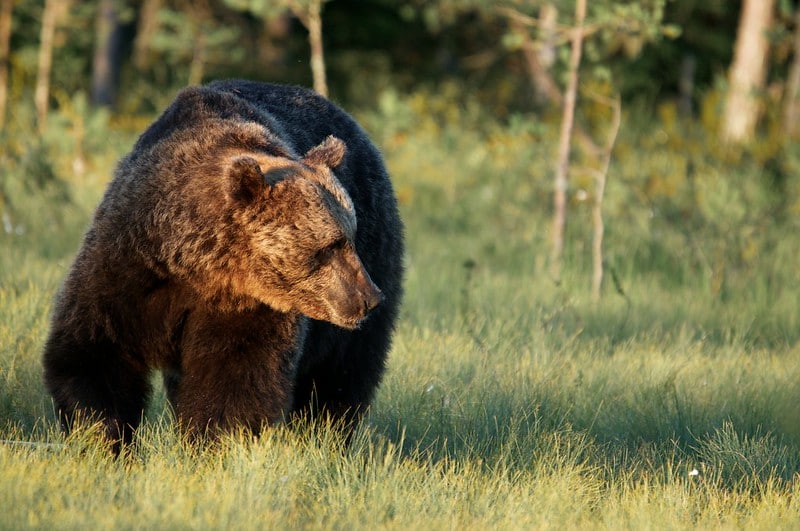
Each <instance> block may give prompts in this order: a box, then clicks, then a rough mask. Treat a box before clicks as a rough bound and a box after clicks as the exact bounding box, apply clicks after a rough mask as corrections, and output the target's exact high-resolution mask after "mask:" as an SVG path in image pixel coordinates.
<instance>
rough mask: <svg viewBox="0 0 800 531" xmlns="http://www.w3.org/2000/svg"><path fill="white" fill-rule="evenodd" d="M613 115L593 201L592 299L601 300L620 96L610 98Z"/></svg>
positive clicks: (620, 115) (620, 109) (620, 104)
mask: <svg viewBox="0 0 800 531" xmlns="http://www.w3.org/2000/svg"><path fill="white" fill-rule="evenodd" d="M607 103H608V104H609V105H610V106H611V109H612V112H613V115H612V118H611V129H610V131H609V133H608V142H606V145H605V149H603V153H602V159H601V162H600V164H601V167H600V170H599V171H598V172H597V174H596V176H595V192H594V201H593V203H592V227H593V233H594V234H593V236H592V300H594V302H598V301H599V300H600V293H601V291H600V289H601V288H602V286H603V234H604V232H605V226H604V223H603V196H604V195H605V191H606V182H607V181H608V169H609V168H610V167H611V153H612V152H613V151H614V144H616V142H617V133H619V126H620V124H621V123H622V102H621V101H620V98H619V96H617V98H616V99H614V100H608V101H607Z"/></svg>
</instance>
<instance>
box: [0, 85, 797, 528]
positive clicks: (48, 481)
mask: <svg viewBox="0 0 800 531" xmlns="http://www.w3.org/2000/svg"><path fill="white" fill-rule="evenodd" d="M382 105H383V107H382V109H383V110H382V111H381V112H382V114H380V113H378V114H375V115H365V116H363V117H362V119H363V121H364V123H365V124H366V125H367V127H368V128H370V130H372V131H374V132H375V136H376V139H377V140H378V142H379V143H380V144H381V145H382V147H383V148H384V150H385V153H386V156H387V160H388V163H389V166H390V169H391V170H392V173H393V176H394V180H395V183H396V187H397V191H398V195H399V196H400V198H401V201H402V210H403V216H404V219H405V221H406V233H407V240H408V256H407V266H408V274H407V282H406V300H405V304H404V309H403V313H402V318H401V321H400V326H399V330H398V333H397V336H396V340H395V344H394V349H393V351H392V354H391V358H390V362H389V368H388V372H387V374H386V378H385V381H384V384H383V386H382V387H381V390H380V393H379V395H378V398H377V400H376V402H375V404H374V406H373V409H372V411H371V414H370V416H369V418H368V420H367V422H365V423H364V425H363V426H362V428H361V429H360V431H359V433H358V436H357V438H356V441H355V443H354V444H353V446H352V447H351V448H350V449H349V450H347V451H345V452H344V453H342V451H341V449H340V448H338V447H337V445H336V443H335V441H333V440H331V437H330V432H329V431H327V430H326V429H324V428H322V429H321V430H317V431H314V432H313V433H312V432H311V431H309V430H306V429H289V428H286V427H276V428H274V429H270V430H268V431H266V432H265V433H264V434H263V435H262V436H261V437H260V438H258V439H257V440H250V439H248V438H247V437H244V436H242V435H236V434H234V435H232V436H230V437H228V438H226V439H225V440H224V441H223V442H222V443H221V444H220V446H219V447H214V448H206V449H198V448H192V447H189V446H186V445H185V444H183V443H182V442H181V441H180V440H179V439H178V437H177V435H176V432H175V429H174V426H173V423H172V420H171V418H170V415H169V412H168V411H167V410H166V409H165V406H164V398H163V392H162V391H161V390H160V389H157V390H156V394H155V398H154V400H153V403H152V405H151V407H150V409H149V410H148V413H147V417H146V421H145V423H144V426H143V427H142V429H141V430H140V431H139V433H138V436H137V444H136V445H135V447H134V448H133V449H132V451H131V452H130V455H128V456H126V457H125V458H122V459H115V458H112V457H110V456H109V455H108V454H107V452H106V451H105V450H104V449H103V448H102V447H101V446H100V445H99V444H98V442H97V439H96V438H95V437H94V436H93V433H92V430H91V429H86V430H83V431H80V432H78V433H75V434H74V435H72V436H71V437H70V438H68V439H67V440H64V439H63V437H62V436H61V435H60V434H59V433H58V430H57V429H56V427H55V423H54V418H53V412H52V406H51V404H50V401H49V398H48V397H47V396H46V393H45V392H44V389H43V386H42V383H41V366H40V362H39V356H40V351H41V347H42V344H43V341H44V338H45V337H46V334H47V328H48V313H49V310H50V307H51V302H52V297H53V295H54V293H55V291H56V290H57V288H58V285H59V283H60V281H61V279H62V277H63V275H64V273H65V271H66V268H67V267H68V265H69V263H70V260H71V257H72V256H73V254H74V252H75V250H76V249H77V246H78V243H79V240H80V236H81V233H82V231H83V230H84V228H85V226H86V224H87V222H88V219H89V216H90V213H91V210H92V208H93V205H94V204H95V203H96V202H97V200H98V198H99V196H100V194H101V193H102V188H103V183H104V182H105V179H106V178H107V175H108V172H109V165H110V163H111V161H112V160H113V159H114V158H115V157H117V156H119V155H120V154H121V152H122V150H124V149H127V148H128V146H130V144H131V143H132V141H133V136H131V135H130V134H129V133H128V134H127V136H126V134H124V133H117V136H113V138H112V140H113V141H111V147H108V148H95V149H94V151H93V152H92V153H93V154H92V155H90V156H89V160H88V164H87V166H86V169H85V170H84V171H83V172H82V173H81V175H77V174H76V173H75V172H73V171H72V170H71V169H70V168H72V167H73V166H74V165H70V163H69V159H68V158H65V157H64V156H63V153H67V152H68V150H66V149H64V150H62V152H59V151H58V149H57V148H56V147H52V146H51V148H49V149H50V150H51V151H50V152H51V153H53V154H52V155H51V159H49V160H50V164H51V166H52V168H53V171H54V172H55V173H56V174H57V175H58V176H59V178H60V180H59V181H58V182H64V183H66V184H65V185H64V186H66V188H65V190H67V191H68V192H69V195H70V197H71V200H70V201H69V202H66V201H65V200H63V198H61V197H62V196H63V191H64V190H62V189H60V188H59V189H54V188H53V183H49V184H48V183H45V184H44V185H43V187H41V188H37V189H35V190H33V189H31V188H30V187H27V188H26V186H25V182H26V179H28V178H29V176H28V174H27V173H26V172H30V171H33V170H31V163H30V162H29V161H28V162H26V161H25V160H24V159H23V158H21V157H20V158H17V159H13V158H12V157H11V155H7V156H6V159H5V160H4V162H5V163H7V168H8V173H7V177H8V179H7V181H6V182H5V183H4V187H5V188H4V193H5V194H6V196H7V199H8V201H9V204H10V205H11V207H13V208H11V209H10V210H9V209H8V208H6V210H4V212H6V213H10V215H7V216H6V218H7V220H6V228H7V230H6V231H4V232H3V233H2V235H0V249H1V250H2V253H1V254H0V439H3V441H4V442H2V443H0V528H3V529H19V528H42V529H45V528H46V529H72V528H86V527H92V528H121V529H125V528H160V529H170V528H194V529H207V528H211V529H214V528H216V529H251V528H330V529H351V528H366V529H372V528H398V529H405V528H414V529H417V528H421V529H454V528H459V529H461V528H465V529H485V528H491V529H495V528H496V529H525V528H553V529H562V528H573V527H577V528H598V527H599V528H606V527H607V528H676V529H680V528H698V527H699V528H737V527H743V528H759V529H792V528H798V527H800V481H799V478H800V476H799V475H798V474H799V473H800V342H799V341H798V340H800V296H798V295H799V293H800V292H798V289H799V288H798V286H800V272H798V268H797V259H798V257H800V230H798V228H799V224H798V215H797V212H796V210H794V209H795V206H793V203H792V201H797V195H792V194H793V193H794V192H792V190H793V189H792V188H791V186H790V187H788V188H786V189H785V191H784V193H783V195H784V196H785V197H782V198H780V199H781V201H783V202H788V204H787V205H785V207H784V210H782V211H781V212H782V214H781V215H780V216H778V215H777V214H775V215H773V213H774V209H775V208H776V207H775V205H776V204H777V202H776V201H777V200H776V199H775V198H774V197H773V196H774V195H776V194H772V192H769V191H767V192H764V189H763V187H758V186H756V185H754V184H752V183H754V182H756V183H757V182H761V181H763V180H764V175H763V171H762V169H761V165H760V164H759V163H758V162H748V163H740V162H736V161H734V162H733V163H731V164H730V165H728V166H723V165H722V164H721V163H720V166H719V167H717V166H715V162H714V161H709V160H707V159H702V160H705V161H706V162H705V163H704V164H705V165H702V166H701V167H700V170H698V171H699V172H700V173H701V177H699V178H698V180H697V185H696V188H694V189H693V190H694V191H689V190H688V188H686V187H687V186H688V185H687V184H686V182H685V180H684V181H681V180H680V179H681V178H685V173H686V171H685V167H686V161H685V160H681V159H680V158H679V157H680V156H679V155H678V153H680V152H681V147H680V146H674V147H673V148H670V149H671V150H667V149H666V148H664V149H656V148H653V151H650V152H648V151H646V146H645V147H644V148H643V147H642V145H641V144H639V143H637V141H636V140H635V139H634V138H633V136H634V135H633V134H632V133H630V134H629V137H628V138H627V139H626V138H622V139H621V143H620V146H619V155H618V158H617V159H616V162H615V164H614V166H612V172H611V175H610V179H611V181H610V183H609V189H608V197H607V200H606V201H607V214H606V221H607V223H608V227H607V229H608V231H607V234H608V236H607V247H606V259H607V262H608V266H609V269H608V272H609V275H607V279H606V285H605V289H604V292H603V298H602V300H601V301H600V302H599V303H593V302H592V301H591V300H590V297H589V278H590V277H589V271H588V269H589V267H588V263H589V254H588V253H589V239H588V238H589V234H590V228H589V226H588V222H587V211H588V210H587V208H588V207H587V206H586V205H585V204H583V203H580V202H579V201H577V200H576V201H573V203H572V206H571V212H570V226H569V234H568V238H569V245H568V251H567V257H566V258H567V261H566V267H565V271H564V275H563V280H562V282H561V283H560V284H559V285H556V284H555V283H554V282H553V281H552V279H551V278H550V277H549V275H548V274H547V273H546V271H547V263H546V262H547V260H546V257H547V254H548V247H547V241H548V240H547V238H548V235H547V222H548V217H549V211H548V209H549V190H550V185H549V177H548V176H549V173H548V168H549V165H550V164H551V161H552V153H553V151H552V146H553V143H552V136H550V134H551V131H549V130H544V131H531V130H528V129H525V128H524V127H518V126H513V124H512V125H509V126H503V127H500V126H499V125H498V126H495V127H488V126H486V127H484V128H483V129H481V130H480V132H475V131H476V129H475V128H473V127H470V120H472V118H471V117H470V116H469V115H466V116H464V115H459V116H456V117H455V118H454V119H453V122H445V121H439V122H437V121H435V120H432V121H430V122H426V121H425V118H424V117H425V116H428V115H429V114H430V113H428V112H427V110H426V109H415V107H414V105H415V103H414V101H413V99H412V100H409V101H406V102H398V101H395V100H387V101H384V102H383V103H382ZM464 112H466V111H464ZM415 113H417V114H415ZM467 114H468V113H467ZM404 117H405V120H404ZM381 122H382V123H383V124H384V125H385V127H383V128H379V127H378V124H379V123H381ZM412 126H413V127H414V128H415V130H416V134H415V135H413V136H410V135H409V129H410V128H411V127H412ZM515 127H516V129H515ZM629 130H630V128H629ZM471 131H472V132H471ZM668 133H669V132H668ZM669 134H671V133H669ZM623 136H624V135H623ZM694 141H695V142H698V144H699V145H700V146H701V147H700V148H699V149H700V151H701V155H699V156H700V157H705V156H706V155H705V154H704V152H703V151H702V150H703V148H702V139H694ZM662 147H663V146H662ZM667 147H669V146H667ZM23 151H24V149H21V150H20V152H23ZM637 151H641V152H639V153H638V154H637ZM64 160H67V162H66V163H65V162H64ZM789 160H790V162H789V163H787V164H796V159H789ZM792 160H794V162H791V161H792ZM48 167H50V166H48ZM695 167H697V164H695ZM796 167H797V166H796V165H795V166H794V167H792V166H790V168H789V169H790V170H793V169H796ZM64 168H67V169H64ZM731 168H737V170H736V171H735V172H729V170H730V169H731ZM654 175H655V176H660V179H661V181H663V183H666V184H662V185H659V183H657V182H654V181H653V179H654V178H653V176H654ZM675 175H677V177H676V176H675ZM14 176H16V178H14ZM681 176H683V177H681ZM796 176H797V174H796V173H795V174H794V179H796ZM637 179H642V180H637ZM648 179H649V180H648ZM676 179H678V180H677V181H676ZM676 183H677V184H676ZM656 185H659V186H663V187H666V192H663V193H662V192H652V191H651V192H648V193H649V194H650V195H646V196H645V195H644V194H645V192H644V190H651V188H652V187H653V186H656ZM573 186H575V187H579V186H581V181H580V177H578V180H577V181H575V182H574V183H573ZM795 186H796V185H795ZM648 187H650V188H648ZM669 187H673V188H675V190H673V191H670V190H672V189H671V188H669ZM690 192H691V193H690ZM770 194H772V195H770ZM778 195H780V194H778ZM689 196H691V197H689ZM796 204H800V202H798V203H796ZM612 272H613V275H614V278H611V274H610V273H612Z"/></svg>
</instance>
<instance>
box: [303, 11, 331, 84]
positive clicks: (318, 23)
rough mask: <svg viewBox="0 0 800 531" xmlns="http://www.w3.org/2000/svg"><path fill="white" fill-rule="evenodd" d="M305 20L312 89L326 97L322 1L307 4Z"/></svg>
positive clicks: (326, 82)
mask: <svg viewBox="0 0 800 531" xmlns="http://www.w3.org/2000/svg"><path fill="white" fill-rule="evenodd" d="M307 21H308V24H307V29H308V43H309V45H310V46H311V75H312V77H313V79H314V90H316V91H317V92H318V93H320V94H321V95H323V96H325V97H326V98H327V97H328V81H327V79H326V77H325V56H324V50H323V45H322V2H321V1H320V0H314V1H312V2H311V3H310V4H309V6H308V18H307Z"/></svg>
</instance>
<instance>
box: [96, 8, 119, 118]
mask: <svg viewBox="0 0 800 531" xmlns="http://www.w3.org/2000/svg"><path fill="white" fill-rule="evenodd" d="M117 1H118V0H100V6H99V7H98V11H97V23H96V26H95V31H96V33H95V35H96V41H95V47H94V58H93V60H92V103H93V104H95V105H112V104H113V103H114V99H115V96H116V85H117V70H118V65H117V53H118V50H119V37H120V35H119V11H118V9H117V7H118V6H117Z"/></svg>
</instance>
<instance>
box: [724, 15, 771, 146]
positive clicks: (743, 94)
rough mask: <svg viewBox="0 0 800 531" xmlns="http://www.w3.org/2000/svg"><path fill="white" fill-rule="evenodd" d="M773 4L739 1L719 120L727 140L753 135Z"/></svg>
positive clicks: (764, 67) (741, 140) (751, 136)
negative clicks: (734, 39)
mask: <svg viewBox="0 0 800 531" xmlns="http://www.w3.org/2000/svg"><path fill="white" fill-rule="evenodd" d="M773 7H774V0H744V1H743V3H742V12H741V15H740V17H739V29H738V31H737V34H736V45H735V48H734V52H733V63H732V64H731V69H730V72H729V73H728V95H727V98H726V100H725V110H724V115H723V121H722V138H723V139H724V140H726V141H728V142H746V141H748V140H750V139H752V138H753V135H754V134H755V129H756V123H757V122H758V117H759V111H760V109H759V99H758V96H757V93H758V92H759V91H760V90H763V88H764V83H765V81H766V73H767V57H768V55H769V42H768V41H767V30H769V28H770V26H771V24H772V12H773Z"/></svg>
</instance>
